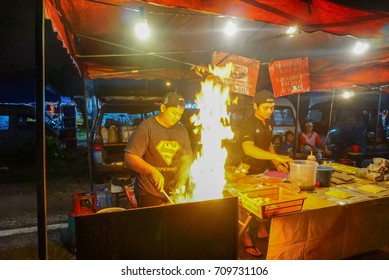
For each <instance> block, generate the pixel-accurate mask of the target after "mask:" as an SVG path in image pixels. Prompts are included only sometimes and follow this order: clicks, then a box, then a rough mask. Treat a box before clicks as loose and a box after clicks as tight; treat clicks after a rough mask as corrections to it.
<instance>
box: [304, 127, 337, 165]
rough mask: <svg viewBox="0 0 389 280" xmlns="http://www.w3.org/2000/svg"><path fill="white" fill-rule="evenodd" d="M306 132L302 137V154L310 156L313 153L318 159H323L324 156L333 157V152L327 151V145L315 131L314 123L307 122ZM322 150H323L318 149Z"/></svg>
mask: <svg viewBox="0 0 389 280" xmlns="http://www.w3.org/2000/svg"><path fill="white" fill-rule="evenodd" d="M304 127H305V131H304V132H303V133H301V135H300V139H299V140H300V152H301V153H304V154H306V155H310V154H311V152H312V154H313V155H314V156H316V158H317V159H321V158H323V155H322V151H324V155H331V151H330V150H328V149H327V147H326V145H325V144H324V143H323V141H321V139H320V136H319V134H317V133H316V132H314V131H313V123H311V122H306V123H305V125H304ZM318 147H320V148H321V150H319V149H318Z"/></svg>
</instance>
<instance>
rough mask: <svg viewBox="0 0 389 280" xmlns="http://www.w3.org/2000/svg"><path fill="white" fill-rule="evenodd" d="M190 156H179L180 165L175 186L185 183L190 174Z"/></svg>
mask: <svg viewBox="0 0 389 280" xmlns="http://www.w3.org/2000/svg"><path fill="white" fill-rule="evenodd" d="M192 161H193V159H192V156H191V155H186V156H182V157H181V167H180V171H179V175H178V182H177V186H178V187H181V186H183V185H185V184H186V182H187V181H188V179H189V176H190V167H191V165H192Z"/></svg>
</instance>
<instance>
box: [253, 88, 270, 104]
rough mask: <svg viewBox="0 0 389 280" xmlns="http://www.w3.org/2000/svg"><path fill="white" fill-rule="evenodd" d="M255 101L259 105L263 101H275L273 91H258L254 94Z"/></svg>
mask: <svg viewBox="0 0 389 280" xmlns="http://www.w3.org/2000/svg"><path fill="white" fill-rule="evenodd" d="M254 103H256V104H258V105H260V104H262V103H274V97H273V93H271V92H270V91H268V90H265V89H263V90H261V91H258V92H257V93H256V94H255V96H254Z"/></svg>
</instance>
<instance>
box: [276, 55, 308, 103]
mask: <svg viewBox="0 0 389 280" xmlns="http://www.w3.org/2000/svg"><path fill="white" fill-rule="evenodd" d="M269 74H270V80H271V83H272V85H273V93H274V96H275V97H281V96H285V95H291V94H298V93H302V92H306V91H309V90H310V83H309V62H308V57H303V58H293V59H286V60H278V61H273V62H272V63H269Z"/></svg>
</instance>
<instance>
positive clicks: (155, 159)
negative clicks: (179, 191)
mask: <svg viewBox="0 0 389 280" xmlns="http://www.w3.org/2000/svg"><path fill="white" fill-rule="evenodd" d="M184 109H185V100H184V98H183V97H182V96H181V95H179V94H177V93H175V92H170V93H167V94H166V95H165V96H164V97H163V100H162V104H161V105H160V113H159V114H158V115H157V116H154V117H152V118H148V119H146V120H144V121H143V122H142V123H141V124H140V125H139V126H138V127H137V128H136V129H135V130H134V132H133V133H132V134H131V137H130V139H129V140H128V143H127V146H126V147H125V149H124V151H125V153H124V159H125V162H126V164H127V165H128V166H129V167H130V168H131V169H133V170H134V171H135V172H136V178H135V185H134V192H135V197H136V200H137V203H138V206H139V207H146V206H156V205H161V204H164V203H166V202H168V197H167V196H166V195H169V196H170V194H172V193H173V192H174V191H175V189H176V188H177V187H178V188H181V187H182V186H185V185H186V184H187V181H188V178H189V171H190V170H189V169H190V165H191V163H192V148H191V144H190V141H189V136H188V132H187V130H186V129H185V128H184V127H183V126H182V125H181V124H179V123H178V122H179V121H180V119H181V116H182V114H183V113H184Z"/></svg>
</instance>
